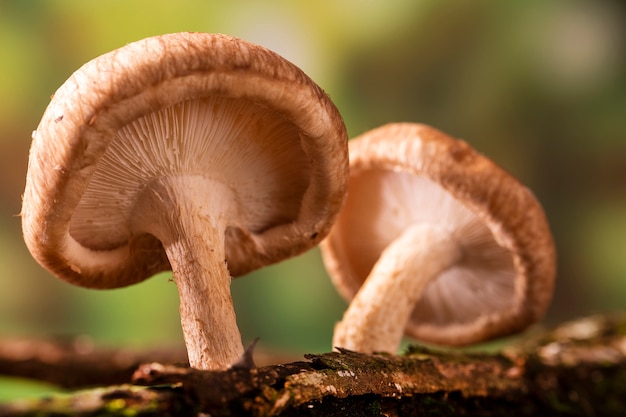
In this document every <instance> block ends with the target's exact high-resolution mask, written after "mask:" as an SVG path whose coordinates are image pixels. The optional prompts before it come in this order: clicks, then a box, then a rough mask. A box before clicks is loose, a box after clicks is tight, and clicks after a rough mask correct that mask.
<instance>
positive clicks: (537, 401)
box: [0, 315, 626, 416]
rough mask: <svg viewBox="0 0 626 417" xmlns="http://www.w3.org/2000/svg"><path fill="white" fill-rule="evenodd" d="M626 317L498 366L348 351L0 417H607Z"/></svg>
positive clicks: (559, 334) (579, 324)
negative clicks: (338, 416)
mask: <svg viewBox="0 0 626 417" xmlns="http://www.w3.org/2000/svg"><path fill="white" fill-rule="evenodd" d="M625 412H626V315H611V316H594V317H588V318H584V319H580V320H577V321H575V322H571V323H566V324H564V325H562V326H560V327H558V328H556V329H554V330H553V331H551V332H549V333H546V334H543V335H541V336H536V337H533V338H532V339H530V340H527V341H526V342H524V343H523V344H521V345H519V346H516V347H514V348H509V349H507V350H506V351H504V352H501V353H497V354H472V353H461V352H450V351H435V350H429V349H424V348H411V349H410V350H409V351H408V352H407V354H406V355H404V356H391V355H377V354H375V355H363V354H357V353H354V352H349V351H342V352H331V353H326V354H320V355H307V356H306V361H302V362H292V363H287V364H282V365H273V366H264V367H260V368H254V369H232V370H229V371H223V372H216V371H196V370H192V369H189V368H183V367H177V366H173V365H163V364H159V363H152V364H146V365H141V366H140V367H139V368H137V370H136V371H135V372H134V375H133V377H132V380H129V381H127V383H125V384H122V385H117V386H111V387H107V388H97V389H88V390H84V391H78V392H75V393H72V394H69V395H65V396H54V397H50V398H46V399H40V400H29V401H15V402H11V403H7V404H4V405H0V415H2V416H25V415H38V416H43V415H54V416H66V415H68V416H69V415H82V416H96V415H98V416H102V415H125V416H128V415H135V416H153V415H154V416H156V415H159V416H168V415H172V416H173V415H176V416H185V415H198V413H204V414H205V415H210V416H231V415H236V416H243V415H251V416H296V415H298V416H300V415H304V416H326V415H335V416H336V415H345V416H380V415H385V416H404V415H411V416H420V415H429V416H437V415H441V416H458V415H473V416H474V415H478V416H501V415H508V416H526V415H529V416H537V415H562V416H604V415H606V416H615V415H624V413H625Z"/></svg>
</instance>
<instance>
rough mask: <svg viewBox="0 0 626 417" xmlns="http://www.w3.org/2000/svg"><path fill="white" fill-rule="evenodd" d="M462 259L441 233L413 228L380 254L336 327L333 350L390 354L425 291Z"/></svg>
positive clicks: (419, 226) (449, 237) (437, 229)
mask: <svg viewBox="0 0 626 417" xmlns="http://www.w3.org/2000/svg"><path fill="white" fill-rule="evenodd" d="M461 256H462V253H461V248H460V247H459V246H458V244H457V242H456V240H455V238H454V236H452V234H451V233H450V232H449V231H448V230H446V229H444V228H443V227H437V226H432V225H428V224H422V223H420V224H416V225H414V226H412V227H411V228H409V229H407V230H406V231H404V232H403V233H402V234H401V235H400V236H399V237H398V238H396V239H395V240H394V241H393V242H392V243H391V244H390V245H389V246H388V247H387V248H386V249H385V250H384V251H383V253H382V254H381V256H380V258H379V259H378V261H377V262H376V264H375V265H374V268H373V269H372V271H371V272H370V274H369V276H368V277H367V279H366V280H365V282H364V283H363V285H362V286H361V288H360V290H359V291H358V292H357V294H356V296H355V297H354V298H353V300H352V302H351V303H350V306H349V307H348V309H347V310H346V312H345V313H344V316H343V319H342V320H341V321H340V322H339V323H337V325H336V326H335V332H334V335H333V346H335V347H341V348H345V349H349V350H354V351H357V352H363V353H372V352H391V353H395V352H396V351H397V349H398V346H399V345H400V342H401V341H402V336H403V334H404V329H405V327H406V324H407V321H408V319H409V317H410V315H411V312H412V311H413V308H414V307H415V304H416V303H417V301H418V300H419V299H420V297H421V295H422V293H423V292H424V289H425V288H426V285H427V284H428V283H429V282H430V281H431V280H433V279H435V278H436V277H437V276H438V275H439V274H440V273H441V272H443V271H445V270H446V269H447V268H449V267H450V266H451V265H453V264H454V263H456V262H457V261H458V260H459V258H460V257H461Z"/></svg>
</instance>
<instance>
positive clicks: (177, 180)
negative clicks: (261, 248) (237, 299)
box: [135, 175, 244, 370]
mask: <svg viewBox="0 0 626 417" xmlns="http://www.w3.org/2000/svg"><path fill="white" fill-rule="evenodd" d="M232 201H233V195H232V191H231V190H230V189H229V188H228V187H226V186H225V185H223V184H221V183H220V182H218V181H215V180H211V179H208V178H205V177H202V176H193V175H186V176H178V177H173V178H168V179H160V180H158V181H156V182H154V183H152V184H151V186H150V187H149V188H148V189H147V190H146V191H145V192H144V194H143V196H142V198H141V199H140V201H139V203H138V205H137V207H136V210H135V215H136V217H137V218H140V220H138V224H140V227H141V231H142V232H144V233H151V234H153V235H155V236H156V237H157V238H159V239H160V240H161V242H162V243H163V247H164V248H165V252H166V253H167V257H168V259H169V261H170V264H171V267H172V272H173V274H174V278H175V280H176V285H177V287H178V293H179V297H180V318H181V324H182V330H183V334H184V337H185V344H186V345H187V352H188V355H189V363H190V365H191V367H193V368H197V369H206V370H217V369H226V368H228V366H229V365H231V364H232V363H234V362H236V361H237V360H238V359H239V358H240V357H241V355H242V354H243V352H244V349H243V345H242V342H241V335H240V333H239V329H238V327H237V321H236V317H235V311H234V308H233V302H232V298H231V293H230V284H231V277H230V274H229V272H228V268H227V265H226V255H225V248H224V240H225V238H224V234H225V232H224V230H225V219H224V217H225V216H226V215H227V214H229V210H231V203H230V202H232Z"/></svg>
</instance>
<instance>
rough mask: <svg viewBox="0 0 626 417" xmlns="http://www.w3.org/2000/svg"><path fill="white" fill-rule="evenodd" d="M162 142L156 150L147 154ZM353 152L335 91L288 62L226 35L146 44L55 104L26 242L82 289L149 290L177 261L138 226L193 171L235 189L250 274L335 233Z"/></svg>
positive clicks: (66, 88) (240, 255)
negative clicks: (159, 192)
mask: <svg viewBox="0 0 626 417" xmlns="http://www.w3.org/2000/svg"><path fill="white" fill-rule="evenodd" d="M161 109H165V110H164V112H161V113H156V112H157V111H158V110H161ZM155 118H160V119H162V120H160V121H156V122H155V121H154V119H155ZM211 118H213V119H215V120H216V121H215V122H213V121H212V120H209V119H211ZM198 120H200V121H198ZM155 126H156V127H155ZM159 129H160V131H159ZM193 129H195V131H193V132H189V130H193ZM188 133H191V134H198V135H200V136H201V138H200V139H199V140H194V141H185V140H182V139H181V137H182V136H181V135H185V134H188ZM151 135H152V136H155V135H156V137H158V138H159V141H156V142H155V144H156V145H155V144H151V145H149V146H147V147H146V148H145V149H147V148H148V147H150V146H152V147H154V148H155V153H154V154H153V156H147V155H143V154H142V152H147V151H145V149H144V148H142V146H143V144H142V143H140V139H141V140H145V138H147V137H150V136H151ZM214 138H218V139H214ZM168 141H169V142H168ZM346 143H347V138H346V133H345V127H344V124H343V121H342V119H341V117H340V115H339V113H338V111H337V109H336V108H335V106H334V105H333V104H332V102H331V101H330V99H329V98H328V97H327V95H326V94H325V93H324V92H323V91H322V90H321V89H320V88H319V87H318V86H317V85H316V84H315V83H314V82H313V81H311V80H310V79H309V78H308V77H307V76H306V75H305V74H304V73H303V72H302V71H301V70H299V69H298V68H297V67H296V66H294V65H293V64H291V63H289V62H288V61H286V60H285V59H283V58H282V57H280V56H278V55H277V54H275V53H273V52H271V51H269V50H267V49H265V48H263V47H260V46H258V45H254V44H251V43H248V42H245V41H242V40H239V39H235V38H232V37H229V36H225V35H213V34H205V33H177V34H170V35H163V36H157V37H153V38H148V39H144V40H141V41H138V42H134V43H131V44H128V45H126V46H124V47H122V48H120V49H117V50H115V51H112V52H110V53H107V54H105V55H102V56H100V57H98V58H96V59H94V60H92V61H90V62H88V63H87V64H85V65H84V66H83V67H82V68H80V69H79V70H78V71H76V72H75V73H74V74H73V75H72V76H71V77H70V78H69V79H68V80H67V81H66V82H65V83H64V84H63V85H62V86H61V87H60V88H59V89H58V90H57V92H56V93H55V94H54V97H53V98H52V100H51V102H50V104H49V106H48V108H47V109H46V111H45V114H44V115H43V118H42V120H41V122H40V124H39V126H38V127H37V130H36V131H35V132H33V141H32V147H31V151H30V160H29V168H28V175H27V180H26V189H25V192H24V201H23V208H22V221H23V233H24V239H25V241H26V244H27V246H28V248H29V249H30V251H31V253H32V254H33V256H34V257H35V258H36V259H37V261H39V262H40V263H41V264H42V265H44V266H45V267H46V268H48V269H49V270H50V271H52V272H53V273H54V274H56V275H57V276H59V277H61V278H63V279H65V280H67V281H69V282H71V283H73V284H77V285H81V286H85V287H94V288H113V287H120V286H125V285H129V284H132V283H135V282H138V281H141V280H143V279H145V278H148V277H150V276H152V275H153V274H154V273H156V272H159V271H162V270H166V269H169V263H168V260H167V257H166V255H165V253H164V251H163V248H162V246H161V243H160V242H159V241H158V240H157V239H155V238H154V237H153V236H151V235H149V234H145V233H137V232H136V231H135V230H134V229H133V226H132V225H131V224H130V220H129V218H130V213H131V212H132V211H133V207H134V204H135V202H136V201H137V199H138V198H139V197H138V196H139V195H140V193H141V191H142V189H143V187H144V185H145V183H146V182H149V181H152V180H154V179H155V178H159V177H163V176H166V175H178V174H180V173H181V172H191V173H193V174H197V175H201V176H205V177H210V178H212V179H215V180H217V181H220V182H222V183H224V184H226V186H227V187H228V188H230V189H231V190H232V192H233V198H234V200H235V201H236V203H235V206H233V207H232V208H231V210H232V217H231V218H230V219H229V220H228V227H227V229H226V257H227V260H228V267H229V271H230V273H231V274H232V275H234V276H236V275H241V274H244V273H246V272H249V271H251V270H254V269H256V268H259V267H261V266H263V265H266V264H270V263H273V262H277V261H279V260H281V259H284V258H287V257H290V256H293V255H297V254H299V253H301V252H303V251H305V250H307V249H309V248H311V247H313V246H314V245H316V244H317V243H318V242H319V241H320V240H321V239H322V238H323V237H324V236H325V235H326V234H327V232H328V230H329V228H330V225H331V224H332V222H333V220H334V218H335V215H336V213H337V211H338V210H339V208H340V206H341V205H342V202H343V200H344V194H345V190H346V183H347V180H346V175H347V174H346V170H347V145H346ZM159 147H160V148H159ZM140 156H141V158H139V157H140ZM187 170H188V171H187Z"/></svg>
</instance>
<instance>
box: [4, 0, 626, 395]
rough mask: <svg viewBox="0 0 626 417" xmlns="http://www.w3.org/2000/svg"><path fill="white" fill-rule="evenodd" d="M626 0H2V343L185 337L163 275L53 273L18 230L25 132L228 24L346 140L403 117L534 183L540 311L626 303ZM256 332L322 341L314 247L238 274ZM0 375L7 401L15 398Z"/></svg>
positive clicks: (239, 305) (326, 291) (555, 313)
mask: <svg viewBox="0 0 626 417" xmlns="http://www.w3.org/2000/svg"><path fill="white" fill-rule="evenodd" d="M625 4H626V3H624V2H623V1H622V0H589V1H583V0H528V1H517V0H503V1H485V0H475V1H472V2H460V1H454V0H386V1H370V0H358V1H357V0H300V1H297V2H295V1H290V0H284V1H279V0H268V1H264V2H261V1H254V0H249V1H242V0H231V1H228V2H218V1H200V0H197V1H193V0H177V1H175V2H174V1H170V0H135V1H129V0H101V1H85V0H55V1H45V0H0V338H2V337H13V336H32V337H57V336H68V335H77V334H82V335H88V336H89V337H91V338H92V339H93V340H94V341H95V342H96V343H98V344H100V345H103V346H133V347H138V348H142V347H154V346H182V335H181V332H180V328H179V327H180V325H179V317H178V307H177V306H178V300H177V293H176V288H175V286H174V284H173V283H172V282H170V281H169V280H168V278H169V276H168V274H161V275H159V276H157V277H155V278H153V279H151V280H149V281H146V282H144V283H141V284H139V285H136V286H133V287H129V288H124V289H119V290H110V291H94V290H85V289H81V288H77V287H73V286H71V285H69V284H67V283H65V282H62V281H60V280H58V279H56V278H54V277H52V276H51V275H50V274H48V273H47V272H46V271H44V270H43V269H42V268H41V267H39V265H38V264H36V263H35V261H34V260H33V259H32V258H31V257H30V255H29V253H28V252H27V250H26V248H25V246H24V244H23V241H22V238H21V229H20V219H19V216H18V214H19V212H20V204H21V200H20V196H21V193H22V190H23V187H24V178H25V173H26V168H27V158H28V148H29V144H30V135H31V131H32V130H33V129H35V128H36V126H37V124H38V121H39V118H40V117H41V114H42V113H43V111H44V109H45V107H46V105H47V103H48V101H49V98H50V96H51V95H52V94H53V93H54V91H55V90H56V88H57V87H58V86H60V85H61V84H62V83H63V82H64V80H65V79H66V78H67V77H68V76H69V75H70V74H71V73H72V72H73V71H74V70H76V69H77V68H78V67H79V66H80V65H81V64H83V63H84V62H86V61H88V60H90V59H91V58H94V57H96V56H98V55H100V54H102V53H105V52H107V51H109V50H112V49H115V48H117V47H120V46H122V45H124V44H125V43H128V42H131V41H134V40H138V39H141V38H144V37H147V36H152V35H157V34H162V33H167V32H177V31H204V32H223V33H228V34H232V35H235V36H239V37H242V38H245V39H247V40H250V41H253V42H256V43H260V44H262V45H264V46H266V47H268V48H270V49H273V50H275V51H277V52H278V53H280V54H281V55H283V56H284V57H286V58H287V59H289V60H291V61H292V62H294V63H295V64H297V65H298V66H300V67H301V68H302V69H303V70H304V71H305V72H306V73H308V74H309V75H310V76H311V78H313V79H314V80H315V81H316V82H317V83H318V84H320V85H321V86H322V87H323V88H324V89H325V90H326V91H327V92H328V93H329V94H330V96H331V97H332V99H333V100H334V101H335V103H336V105H337V106H338V108H339V110H340V111H341V112H342V114H343V116H344V119H345V122H346V125H347V128H348V132H349V134H350V136H351V137H353V136H356V135H358V134H360V133H362V132H364V131H366V130H368V129H371V128H374V127H377V126H379V125H381V124H384V123H387V122H392V121H415V122H424V123H428V124H431V125H434V126H436V127H438V128H440V129H442V130H444V131H447V132H448V133H450V134H452V135H454V136H456V137H461V138H463V139H465V140H466V141H468V142H469V143H470V144H471V145H473V146H474V147H475V148H477V149H478V150H480V151H481V152H482V153H484V154H486V155H487V156H489V157H490V158H492V159H493V160H495V161H496V162H497V163H498V164H500V165H501V166H503V167H504V168H506V169H507V170H508V171H510V172H511V173H513V174H514V175H515V176H517V177H518V178H519V179H520V180H521V181H522V182H524V183H526V184H527V185H528V186H529V187H530V188H531V189H533V191H534V192H535V194H536V195H537V197H538V198H539V200H540V201H541V202H542V203H543V206H544V208H545V210H546V213H547V216H548V218H549V221H550V223H551V225H552V229H553V232H554V235H555V239H556V243H557V247H558V253H559V274H558V281H557V287H556V294H555V299H554V303H553V305H552V307H551V309H550V311H549V312H548V315H547V317H546V318H545V320H544V323H545V324H548V325H550V324H555V323H558V322H561V321H563V320H567V319H570V318H574V317H577V316H580V315H584V314H590V313H596V312H608V311H614V310H624V309H625V308H626V6H625ZM233 298H234V302H235V304H236V309H237V314H238V321H239V324H240V328H241V330H242V334H243V338H244V342H248V341H250V340H252V339H253V338H255V337H260V342H259V348H260V349H261V350H265V351H272V352H278V353H287V354H293V355H296V357H299V356H301V355H302V354H304V353H306V352H323V351H328V350H329V349H330V348H331V346H330V340H331V334H332V327H333V324H334V323H335V322H336V321H337V320H339V319H340V317H341V314H342V311H343V309H344V308H345V303H344V302H343V301H342V300H341V299H340V298H339V297H338V296H337V294H336V293H335V291H334V289H333V288H332V286H331V284H330V282H329V279H328V277H327V275H326V273H325V271H324V269H323V266H322V263H321V259H320V256H319V252H318V251H317V250H313V251H311V252H309V253H307V254H305V255H303V256H300V257H298V258H295V259H292V260H289V261H286V262H283V263H281V264H279V265H276V266H272V267H268V268H265V269H263V270H261V271H258V272H255V273H252V274H249V275H248V276H246V277H242V278H239V279H237V280H235V281H234V282H233ZM24 389H26V388H24V386H23V385H22V384H21V383H20V382H18V381H16V380H6V379H1V380H0V399H4V398H11V397H12V396H15V395H21V394H22V393H23V392H24Z"/></svg>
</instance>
